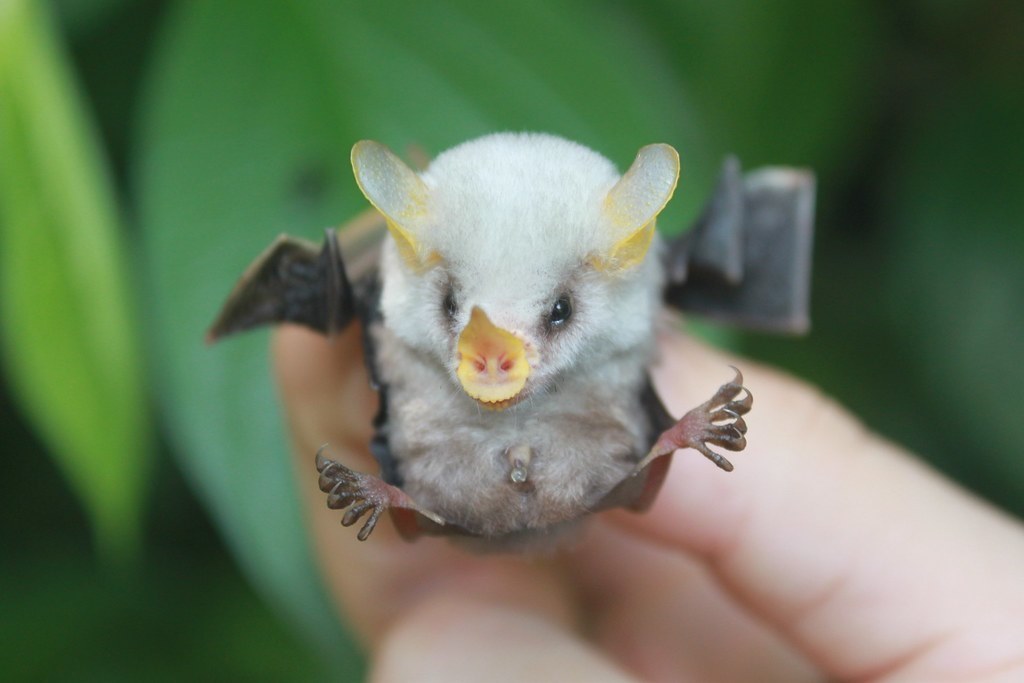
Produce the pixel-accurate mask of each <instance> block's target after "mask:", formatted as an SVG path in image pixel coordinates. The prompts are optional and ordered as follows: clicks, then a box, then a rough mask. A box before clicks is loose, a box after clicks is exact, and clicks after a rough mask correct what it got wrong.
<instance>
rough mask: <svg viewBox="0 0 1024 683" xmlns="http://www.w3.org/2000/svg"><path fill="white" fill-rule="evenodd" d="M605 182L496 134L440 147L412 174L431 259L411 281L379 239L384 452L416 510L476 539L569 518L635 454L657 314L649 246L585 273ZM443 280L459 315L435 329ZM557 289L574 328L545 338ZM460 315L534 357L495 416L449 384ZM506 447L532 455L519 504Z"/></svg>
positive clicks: (613, 176)
mask: <svg viewBox="0 0 1024 683" xmlns="http://www.w3.org/2000/svg"><path fill="white" fill-rule="evenodd" d="M619 178H620V175H619V172H618V171H617V170H616V169H615V167H614V166H613V165H612V163H611V162H609V161H608V160H607V159H605V158H604V157H602V156H601V155H599V154H597V153H596V152H593V151H591V150H589V149H587V148H585V147H582V146H581V145H578V144H576V143H573V142H569V141H567V140H563V139H560V138H557V137H554V136H550V135H541V134H511V133H502V134H496V135H490V136H487V137H483V138H480V139H477V140H472V141H470V142H466V143H464V144H462V145H459V146H457V147H455V148H453V149H451V150H448V151H447V152H444V153H443V154H441V155H440V156H438V157H437V158H436V159H435V160H434V162H433V163H432V164H431V165H430V167H429V169H428V170H427V171H426V172H424V173H423V174H422V179H423V181H424V183H425V184H426V186H427V188H428V189H429V206H428V209H429V210H428V211H427V218H426V219H422V220H420V221H419V222H418V225H417V227H416V231H415V235H414V237H415V239H416V240H417V242H418V243H419V251H420V253H421V254H430V253H436V254H437V255H438V256H439V257H440V261H439V262H438V263H437V264H436V265H434V266H432V267H430V268H429V269H427V270H426V271H425V272H417V271H416V270H415V269H413V268H412V267H410V266H408V265H407V264H406V263H405V262H404V261H403V260H402V259H401V258H400V257H399V255H398V253H397V250H396V248H395V246H394V244H393V242H392V241H391V240H390V239H388V241H387V243H386V244H385V249H384V252H383V254H382V268H381V271H382V277H383V294H382V301H381V306H382V310H383V314H384V325H385V328H386V330H383V331H379V333H378V335H377V337H378V340H377V341H378V345H379V347H380V348H379V353H380V365H381V367H382V370H383V372H384V375H385V378H384V379H385V381H386V382H387V383H388V384H389V387H390V394H389V398H390V399H391V402H392V413H391V416H392V432H391V434H392V448H393V450H394V451H395V454H396V459H397V460H398V462H399V468H400V471H401V472H402V474H403V476H404V478H405V482H406V484H405V489H406V491H407V492H409V493H410V495H412V496H413V497H414V498H416V499H417V500H419V502H420V504H421V505H423V506H425V507H427V508H431V509H435V510H436V511H438V512H440V513H441V514H443V515H444V516H446V517H447V518H448V519H450V520H453V521H455V522H456V523H459V524H462V525H463V526H466V527H467V528H471V529H474V530H477V531H478V532H481V533H484V534H486V535H499V534H503V533H511V532H515V531H518V530H522V529H524V528H535V529H540V528H552V527H554V526H556V525H557V524H558V523H559V522H560V521H564V520H567V519H573V518H574V517H578V516H580V515H581V514H583V513H584V512H585V511H586V509H587V508H588V506H592V505H593V504H595V503H596V502H597V501H598V500H599V499H600V497H601V495H603V494H604V493H606V492H607V490H608V489H610V488H611V487H613V486H614V485H615V484H616V483H617V482H618V481H621V480H622V478H623V477H624V476H625V475H626V474H627V473H628V472H629V471H630V468H631V467H632V463H633V462H635V460H636V458H637V457H639V456H641V455H642V449H643V448H645V447H646V446H645V445H644V443H643V438H644V437H645V435H646V434H645V430H646V429H647V427H648V425H647V424H646V420H645V418H644V416H643V414H642V412H641V411H640V409H639V407H638V405H637V394H638V391H639V387H640V384H641V382H642V381H643V377H644V373H645V370H646V366H647V362H648V359H649V354H650V353H651V343H652V342H651V340H652V337H653V326H654V318H655V313H656V311H657V310H658V307H659V305H660V297H661V294H660V292H661V284H662V276H661V266H660V262H659V259H658V258H656V257H655V255H656V252H657V250H658V247H659V243H658V242H657V240H656V241H655V243H654V245H653V246H652V248H651V253H649V254H648V257H647V258H646V259H645V261H644V262H643V263H641V264H640V265H638V266H636V267H634V268H631V269H628V270H626V271H623V272H614V273H608V272H602V271H600V270H598V269H596V268H594V267H593V265H591V257H592V256H595V255H599V254H603V253H605V252H607V251H608V250H609V249H610V248H611V247H612V245H613V244H615V242H616V241H617V240H618V239H620V238H621V235H617V234H616V233H615V231H614V230H613V229H611V227H610V225H609V223H608V219H607V218H606V217H605V215H604V213H603V212H602V202H603V201H604V198H605V196H606V195H607V193H608V190H609V189H610V188H611V187H612V186H613V185H614V184H615V183H616V182H617V181H618V180H619ZM452 284H454V287H455V294H456V300H457V302H458V313H457V315H456V317H455V319H454V321H449V320H447V319H446V317H445V313H444V306H443V300H444V296H445V292H446V290H447V288H448V287H450V286H451V285H452ZM564 292H568V293H570V294H571V295H572V297H573V306H574V310H573V316H572V318H571V319H570V321H569V323H568V324H567V325H565V326H564V329H560V330H558V331H557V332H555V333H554V334H550V333H547V332H546V331H545V327H544V324H543V321H544V319H545V316H546V315H547V314H548V313H549V312H550V310H551V307H552V305H553V304H554V302H555V300H556V299H557V298H558V297H559V296H560V295H561V294H563V293H564ZM474 306H479V307H481V308H482V309H483V310H484V312H485V313H486V314H487V316H488V317H489V318H490V319H491V321H492V322H493V323H494V324H496V325H498V326H499V327H502V328H504V329H507V330H510V331H512V332H514V333H516V334H517V335H519V336H520V337H521V338H522V339H523V340H524V342H525V344H526V346H527V348H528V350H529V352H530V353H533V354H535V355H534V358H535V362H534V363H532V365H533V367H532V371H531V375H530V377H529V379H528V381H527V384H526V386H525V388H524V390H523V395H524V396H525V398H524V400H523V401H522V402H521V403H520V404H519V405H517V406H515V407H513V408H511V409H508V410H506V411H502V412H489V411H484V410H482V409H481V408H480V406H479V405H477V404H476V402H475V401H473V400H472V399H471V398H469V397H468V396H467V395H466V394H465V393H464V392H463V391H462V389H461V387H460V386H459V384H458V381H457V379H456V378H455V375H454V371H455V368H456V366H457V363H458V357H457V355H458V354H457V352H456V348H455V347H456V340H457V339H458V334H459V332H460V331H461V329H462V328H463V327H464V326H465V325H466V323H467V322H468V319H469V314H470V310H471V309H472V307H474ZM517 444H526V445H529V446H530V447H531V448H533V449H534V450H535V451H536V453H537V459H536V462H535V463H534V464H533V465H532V466H531V467H533V468H534V473H533V474H531V477H533V479H534V480H535V481H536V483H537V489H536V491H535V493H534V494H532V496H530V497H524V496H523V495H522V494H519V493H515V492H513V491H512V489H510V488H509V486H508V472H507V471H508V467H507V463H505V462H503V460H502V453H503V452H504V449H506V448H508V447H510V446H514V445H517ZM627 455H628V456H629V457H626V456H627ZM598 494H601V495H598ZM510 501H511V502H510Z"/></svg>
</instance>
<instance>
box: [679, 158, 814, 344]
mask: <svg viewBox="0 0 1024 683" xmlns="http://www.w3.org/2000/svg"><path fill="white" fill-rule="evenodd" d="M814 191H815V188H814V176H813V174H812V173H811V172H809V171H805V170H799V169H791V168H781V167H769V168H762V169H758V170H756V171H753V172H751V173H748V174H746V175H743V174H741V172H740V164H739V161H738V160H737V159H736V158H735V157H729V158H727V159H726V160H725V163H724V164H723V167H722V172H721V175H720V177H719V181H718V186H717V187H716V189H715V193H714V195H713V196H712V197H711V200H710V201H709V202H708V204H707V206H706V207H705V210H704V213H703V214H702V215H701V217H700V218H699V219H698V220H697V223H696V224H695V225H694V227H693V228H692V229H691V230H689V231H688V232H687V233H685V234H684V235H682V236H680V237H678V238H677V239H675V240H674V241H672V242H671V243H670V244H669V247H668V249H667V250H666V253H665V258H666V273H667V276H668V277H667V284H666V290H665V300H666V302H667V303H669V304H671V305H673V306H675V307H677V308H679V309H681V310H684V311H691V312H693V313H697V314H700V315H705V316H707V317H709V318H712V319H715V320H719V321H721V322H725V323H730V324H734V325H738V326H741V327H747V328H753V329H759V330H767V331H773V332H788V333H802V332H806V331H807V329H808V327H809V326H810V315H809V312H808V308H809V299H810V276H811V240H812V236H813V230H814Z"/></svg>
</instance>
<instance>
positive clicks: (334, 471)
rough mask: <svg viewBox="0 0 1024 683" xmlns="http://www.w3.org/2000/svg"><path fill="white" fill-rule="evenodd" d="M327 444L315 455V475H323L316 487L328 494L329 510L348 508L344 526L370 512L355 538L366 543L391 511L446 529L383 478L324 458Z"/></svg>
mask: <svg viewBox="0 0 1024 683" xmlns="http://www.w3.org/2000/svg"><path fill="white" fill-rule="evenodd" d="M326 448H327V444H324V445H323V446H320V448H319V449H318V450H317V452H316V471H317V472H319V473H320V478H319V480H318V482H317V484H318V485H319V487H320V490H321V491H323V492H324V493H326V494H327V507H329V508H331V509H332V510H341V509H343V508H346V507H347V508H348V510H346V511H345V515H344V516H343V517H342V518H341V523H342V525H343V526H352V525H353V524H355V523H356V522H358V521H359V520H360V518H362V517H363V515H365V514H366V513H367V512H369V513H370V516H369V517H367V518H366V522H364V523H363V526H362V528H361V529H359V533H358V534H356V538H358V539H359V540H360V541H365V540H366V539H367V538H369V537H370V534H371V533H372V532H373V529H374V528H375V527H376V526H377V521H378V520H379V519H380V516H381V515H382V514H383V513H384V511H385V510H387V509H388V508H389V507H398V508H408V509H411V510H415V511H416V512H419V513H420V514H422V515H424V516H426V517H428V518H429V519H431V520H432V521H434V522H436V523H438V524H441V525H443V524H444V523H445V522H444V519H443V518H441V517H440V516H438V515H436V514H434V513H433V512H430V511H428V510H424V509H423V508H421V507H420V506H419V505H417V504H416V503H415V502H414V501H413V500H412V499H411V498H410V497H409V496H408V495H407V494H406V493H405V492H404V491H402V490H401V489H399V488H398V487H395V486H392V485H391V484H388V483H387V482H385V481H384V480H383V479H381V478H380V477H375V476H373V475H372V474H364V473H362V472H356V471H355V470H351V469H349V468H348V467H345V466H344V465H342V464H341V463H340V462H337V461H336V460H331V459H329V458H326V457H324V454H323V452H324V450H325V449H326Z"/></svg>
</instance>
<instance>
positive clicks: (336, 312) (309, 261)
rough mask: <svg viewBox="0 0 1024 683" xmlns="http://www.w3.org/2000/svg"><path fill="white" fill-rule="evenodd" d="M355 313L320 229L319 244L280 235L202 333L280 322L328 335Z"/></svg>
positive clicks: (332, 237) (334, 247) (332, 243)
mask: <svg viewBox="0 0 1024 683" xmlns="http://www.w3.org/2000/svg"><path fill="white" fill-rule="evenodd" d="M356 313H357V311H356V300H355V297H354V296H353V290H352V285H351V284H350V283H349V280H348V276H347V275H346V274H345V264H344V263H343V262H342V259H341V250H340V248H339V246H338V238H337V235H336V234H335V232H334V230H331V229H328V230H326V231H325V235H324V244H323V246H322V247H321V248H319V249H317V248H316V246H314V245H313V244H311V243H309V242H306V241H305V240H300V239H296V238H294V237H290V236H288V235H281V236H279V237H278V238H277V239H276V240H274V242H273V243H272V244H271V245H270V246H269V247H267V249H266V250H265V251H264V252H263V253H262V254H260V256H259V257H258V258H257V259H256V260H255V261H253V263H252V265H250V266H249V267H248V268H247V269H246V271H245V272H244V273H243V274H242V277H241V278H239V280H238V284H237V285H235V288H234V290H233V291H232V292H231V294H230V295H229V296H228V299H227V301H226V302H225V303H224V306H223V308H222V309H221V312H220V314H219V315H218V316H217V320H216V321H215V322H214V323H213V325H212V326H211V327H210V330H209V332H208V333H207V335H206V338H207V341H210V342H213V341H216V340H218V339H220V338H221V337H224V336H226V335H229V334H233V333H235V332H241V331H243V330H248V329H251V328H254V327H259V326H260V325H270V324H274V323H284V322H288V323H296V324H299V325H305V326H306V327H309V328H312V329H314V330H316V331H318V332H321V333H323V334H325V335H331V334H334V333H335V332H338V331H339V330H341V329H344V327H345V326H346V325H348V324H349V323H350V322H351V321H352V319H353V318H354V317H355V316H356Z"/></svg>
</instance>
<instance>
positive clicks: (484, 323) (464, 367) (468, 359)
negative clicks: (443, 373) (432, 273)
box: [455, 307, 530, 409]
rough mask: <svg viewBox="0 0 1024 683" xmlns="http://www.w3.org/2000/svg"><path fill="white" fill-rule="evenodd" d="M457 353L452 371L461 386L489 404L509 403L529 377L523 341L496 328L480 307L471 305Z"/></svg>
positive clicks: (507, 404)
mask: <svg viewBox="0 0 1024 683" xmlns="http://www.w3.org/2000/svg"><path fill="white" fill-rule="evenodd" d="M458 352H459V367H458V369H457V370H456V373H455V374H456V375H457V376H458V378H459V382H460V383H461V384H462V388H463V389H464V390H465V391H466V393H467V394H469V395H470V396H471V397H472V398H474V399H476V400H477V401H480V402H481V403H484V404H485V405H488V406H489V407H493V408H497V409H501V408H506V407H508V406H509V405H511V401H512V399H514V398H515V397H516V396H518V395H519V392H520V391H522V389H523V386H524V385H525V384H526V378H527V377H529V376H530V364H529V362H528V361H527V360H526V350H525V348H524V347H523V342H522V340H520V339H519V337H517V336H515V335H514V334H512V333H511V332H509V331H507V330H503V329H501V328H500V327H497V326H496V325H495V324H494V323H492V322H491V321H490V319H488V317H487V315H486V314H485V313H484V312H483V310H481V309H480V308H479V307H474V308H473V311H472V312H471V313H470V317H469V324H467V325H466V327H465V329H463V330H462V334H461V335H459V344H458Z"/></svg>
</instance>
